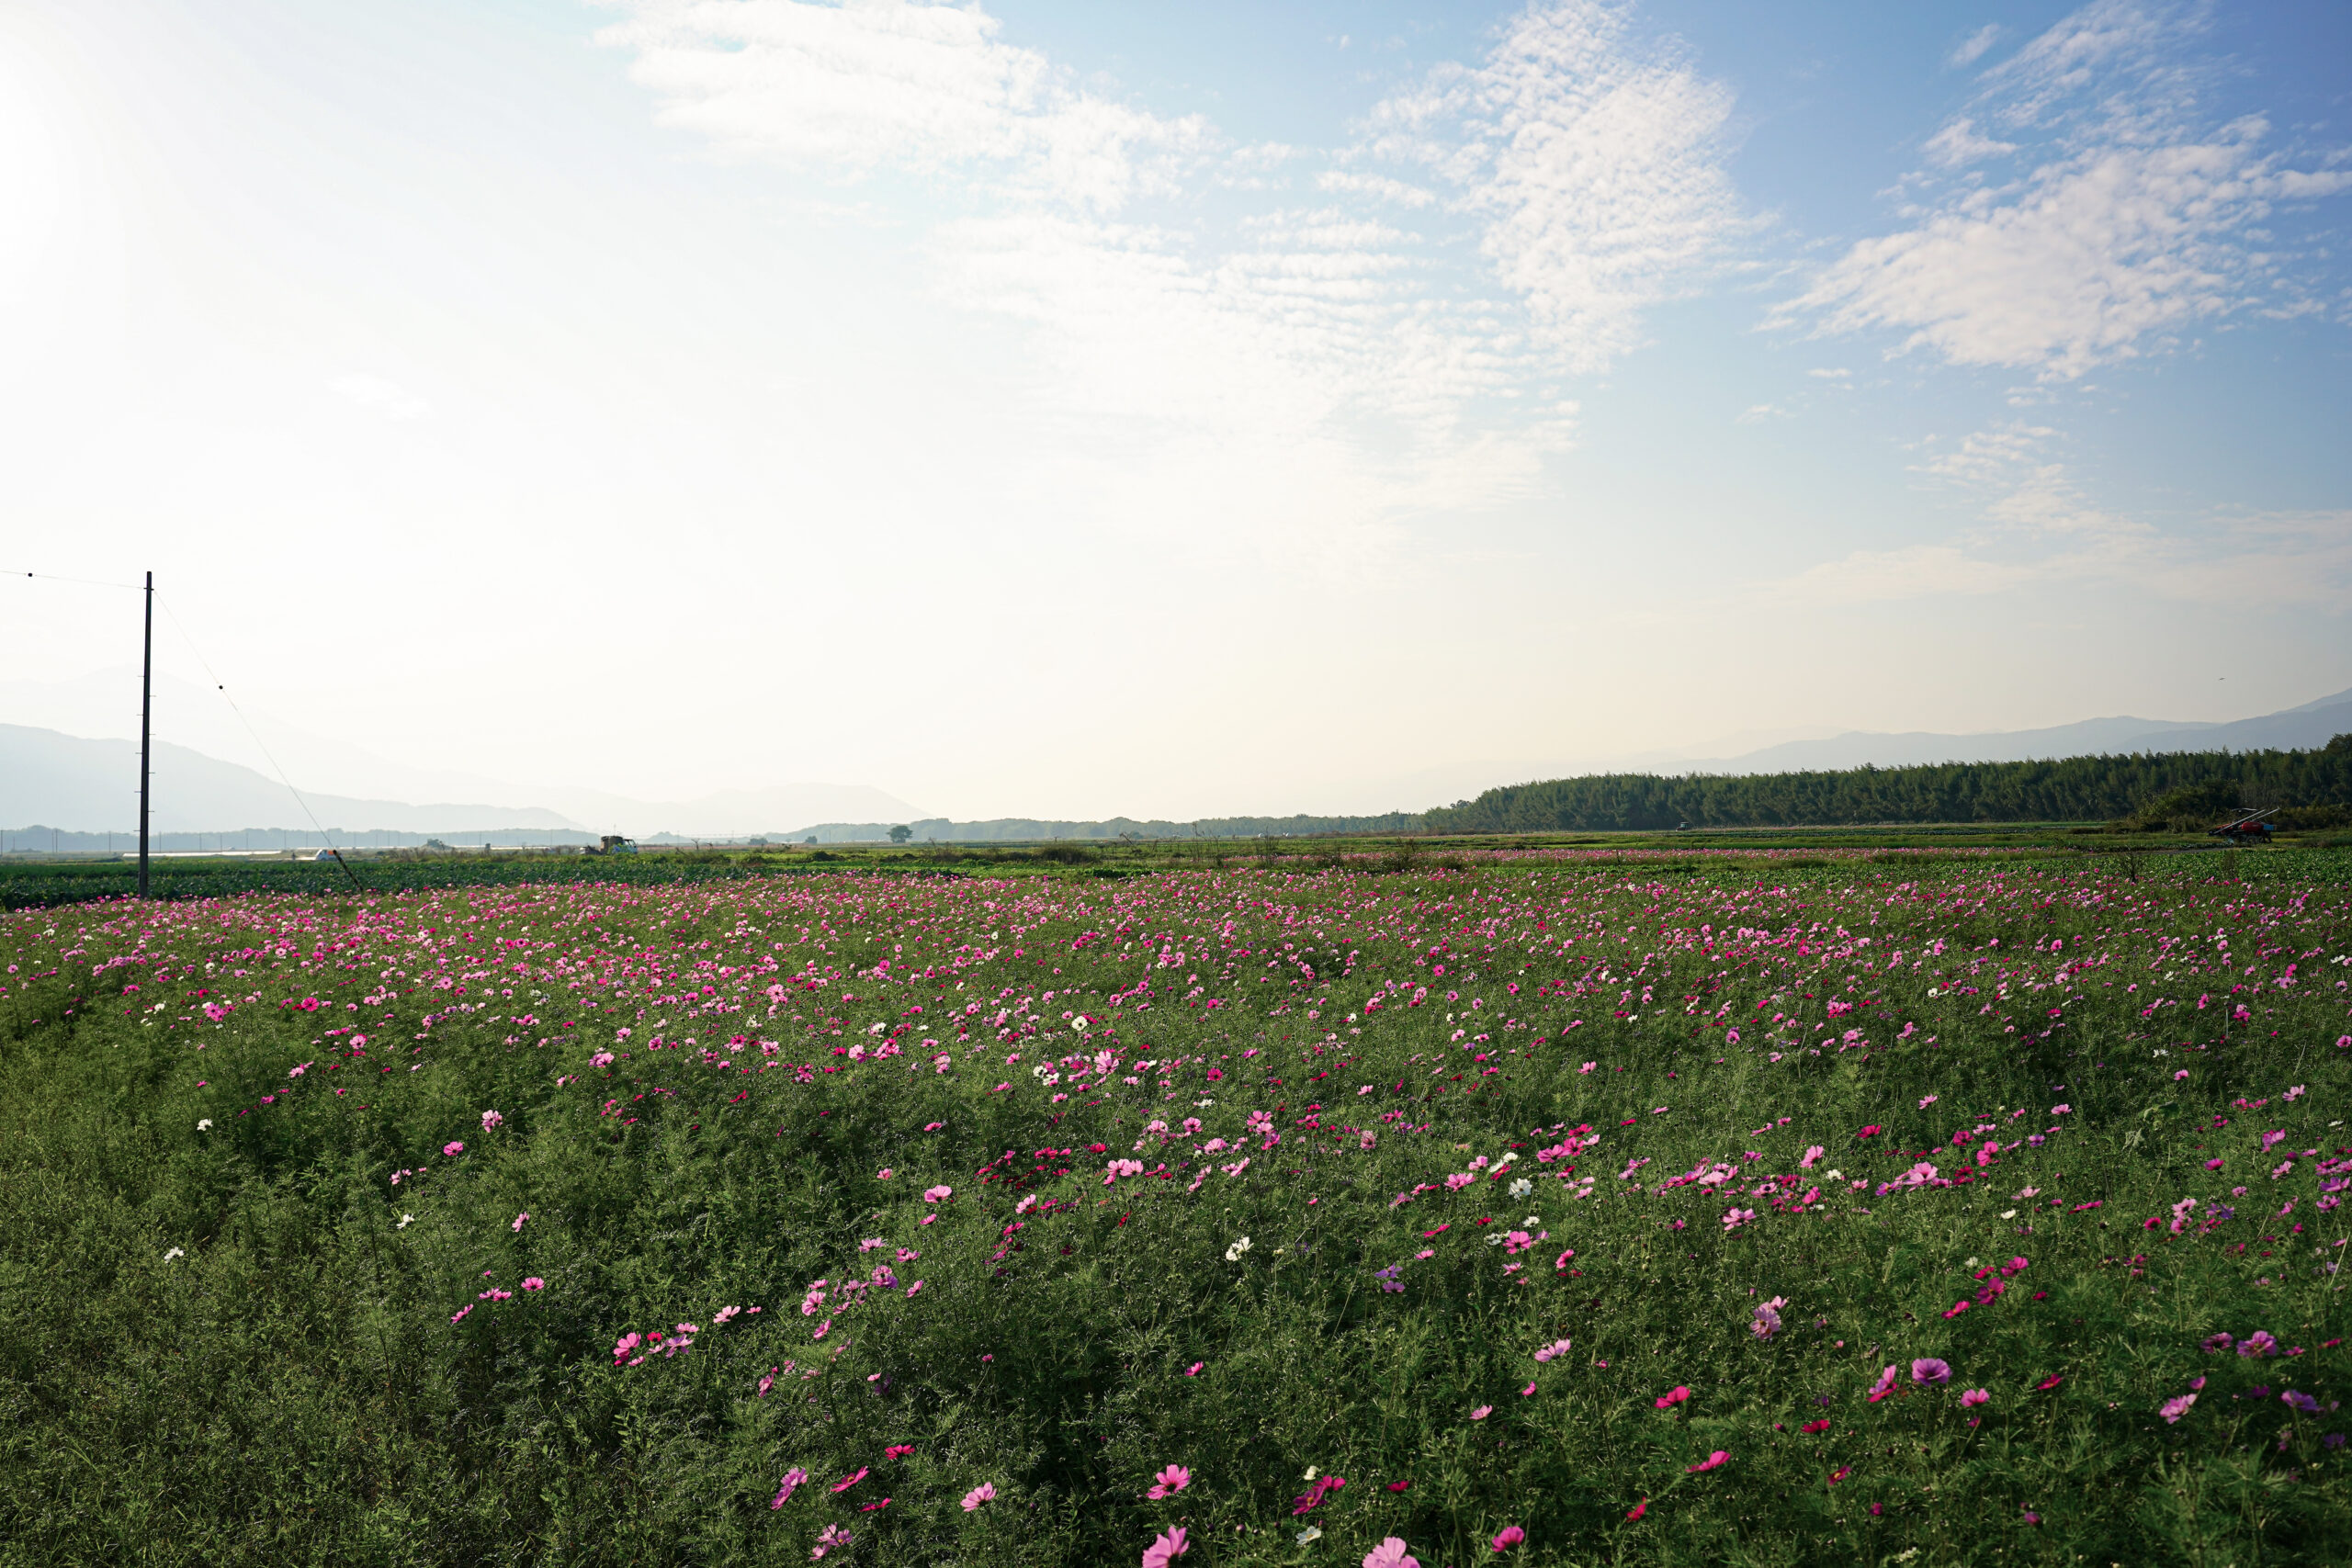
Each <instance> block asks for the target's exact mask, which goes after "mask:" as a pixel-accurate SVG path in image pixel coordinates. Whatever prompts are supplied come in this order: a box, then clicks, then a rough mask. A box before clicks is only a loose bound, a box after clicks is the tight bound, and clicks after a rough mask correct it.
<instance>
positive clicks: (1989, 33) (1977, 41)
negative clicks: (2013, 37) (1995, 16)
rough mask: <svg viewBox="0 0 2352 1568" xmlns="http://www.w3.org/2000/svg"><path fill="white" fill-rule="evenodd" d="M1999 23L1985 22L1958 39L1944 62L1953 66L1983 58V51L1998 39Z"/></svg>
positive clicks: (1971, 63) (1971, 62)
mask: <svg viewBox="0 0 2352 1568" xmlns="http://www.w3.org/2000/svg"><path fill="white" fill-rule="evenodd" d="M2000 38H2001V24H2000V23H1998V22H1987V23H1985V25H1984V26H1983V27H1981V28H1977V29H1976V30H1975V31H1974V32H1973V33H1971V34H1969V35H1968V36H1967V37H1966V38H1964V39H1961V40H1960V43H1959V44H1958V46H1956V47H1955V48H1954V49H1953V50H1952V51H1951V54H1949V55H1947V56H1946V57H1945V62H1946V63H1948V64H1951V65H1953V66H1966V65H1973V64H1975V63H1976V62H1978V61H1979V60H1982V59H1984V58H1985V51H1986V50H1988V49H1990V48H1992V47H1993V46H1994V45H1995V44H1996V43H1997V42H1999V41H2000Z"/></svg>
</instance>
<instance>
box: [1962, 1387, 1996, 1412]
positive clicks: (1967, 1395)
mask: <svg viewBox="0 0 2352 1568" xmlns="http://www.w3.org/2000/svg"><path fill="white" fill-rule="evenodd" d="M1992 1402H1993V1395H1992V1393H1991V1391H1990V1390H1987V1389H1981V1388H1972V1389H1969V1390H1967V1391H1966V1392H1964V1393H1962V1394H1961V1396H1960V1403H1961V1407H1962V1409H1966V1408H1968V1407H1970V1406H1972V1405H1977V1404H1991V1403H1992Z"/></svg>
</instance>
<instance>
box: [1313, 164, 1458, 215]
mask: <svg viewBox="0 0 2352 1568" xmlns="http://www.w3.org/2000/svg"><path fill="white" fill-rule="evenodd" d="M1315 184H1316V186H1317V187H1318V188H1320V189H1323V190H1327V191H1334V192H1343V193H1347V194H1351V195H1356V196H1370V197H1378V198H1380V199H1381V200H1383V201H1393V202H1395V203H1397V205H1398V206H1400V207H1427V206H1428V205H1429V204H1430V203H1431V202H1433V201H1435V200H1436V199H1437V195H1436V193H1435V192H1433V191H1431V190H1430V189H1428V188H1427V187H1426V186H1414V185H1407V184H1406V183H1405V182H1404V181H1402V180H1392V179H1390V178H1389V177H1388V176H1387V175H1364V174H1358V173H1356V172H1355V171H1354V170H1351V169H1326V170H1324V171H1323V172H1322V173H1321V174H1319V175H1316V176H1315Z"/></svg>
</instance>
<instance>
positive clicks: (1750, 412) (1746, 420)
mask: <svg viewBox="0 0 2352 1568" xmlns="http://www.w3.org/2000/svg"><path fill="white" fill-rule="evenodd" d="M1795 417H1796V416H1795V415H1793V414H1792V413H1790V412H1789V411H1788V410H1786V409H1784V408H1781V406H1780V405H1778V404H1777V403H1757V404H1754V405H1752V406H1751V407H1749V408H1747V410H1745V411H1744V412H1742V413H1741V414H1740V416H1739V418H1738V419H1736V420H1735V421H1734V422H1733V423H1736V424H1761V423H1764V422H1765V421H1766V420H1768V419H1793V418H1795Z"/></svg>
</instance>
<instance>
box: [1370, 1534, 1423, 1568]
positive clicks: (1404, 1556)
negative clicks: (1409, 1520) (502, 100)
mask: <svg viewBox="0 0 2352 1568" xmlns="http://www.w3.org/2000/svg"><path fill="white" fill-rule="evenodd" d="M1363 1568H1421V1560H1420V1559H1419V1558H1418V1557H1416V1556H1414V1555H1413V1554H1412V1553H1411V1552H1410V1551H1407V1550H1406V1549H1405V1542H1404V1540H1402V1539H1401V1538H1399V1537H1397V1536H1393V1535H1392V1536H1390V1537H1389V1538H1388V1539H1387V1540H1384V1541H1382V1542H1381V1543H1380V1544H1379V1545H1378V1546H1375V1547H1374V1548H1373V1549H1372V1550H1371V1551H1367V1552H1365V1553H1364V1554H1363Z"/></svg>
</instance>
